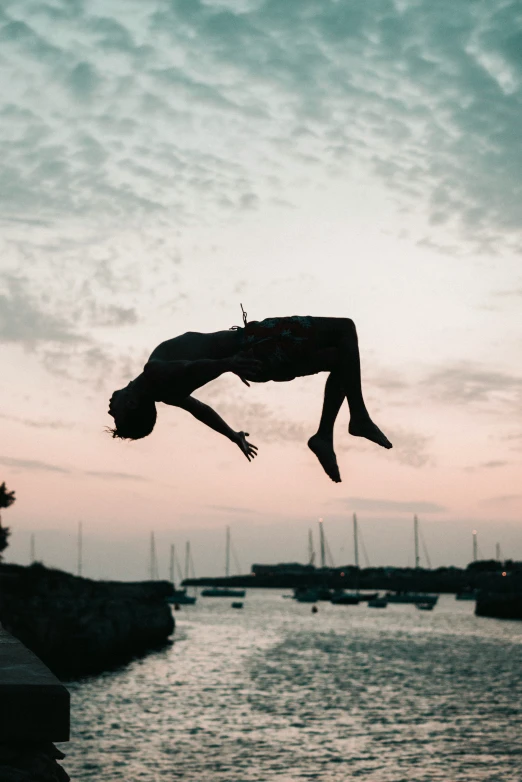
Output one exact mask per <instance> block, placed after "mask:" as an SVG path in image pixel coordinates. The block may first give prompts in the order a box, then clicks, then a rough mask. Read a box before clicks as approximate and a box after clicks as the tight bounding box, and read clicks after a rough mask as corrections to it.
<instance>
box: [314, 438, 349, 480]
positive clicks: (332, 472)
mask: <svg viewBox="0 0 522 782" xmlns="http://www.w3.org/2000/svg"><path fill="white" fill-rule="evenodd" d="M308 447H309V448H310V450H311V451H312V453H314V454H315V455H316V456H317V458H318V459H319V461H320V463H321V467H322V468H323V470H324V471H325V473H326V474H327V475H328V477H329V478H331V479H332V481H334V483H341V475H340V473H339V467H338V466H337V457H336V456H335V451H334V449H333V444H332V443H331V442H329V441H328V440H323V439H322V437H319V435H318V434H314V435H313V437H310V439H309V440H308Z"/></svg>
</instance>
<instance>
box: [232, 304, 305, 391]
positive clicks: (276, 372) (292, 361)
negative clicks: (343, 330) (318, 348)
mask: <svg viewBox="0 0 522 782" xmlns="http://www.w3.org/2000/svg"><path fill="white" fill-rule="evenodd" d="M312 326H313V318H312V317H310V316H309V315H304V316H302V315H292V316H290V317H287V318H266V319H265V320H253V321H250V322H249V323H247V324H246V326H245V327H244V329H242V332H243V333H242V340H241V350H242V351H245V352H248V353H249V355H252V356H253V357H254V358H256V359H258V360H259V361H261V362H262V364H263V368H262V370H261V373H260V375H259V378H256V382H258V383H265V382H267V381H269V380H276V381H286V380H293V379H294V378H295V377H297V376H299V375H302V374H306V372H303V371H299V369H298V370H297V371H296V368H297V366H299V365H301V366H302V365H303V364H304V363H305V362H306V360H307V358H308V357H309V356H310V355H311V353H313V351H314V349H315V339H314V335H315V329H313V328H312Z"/></svg>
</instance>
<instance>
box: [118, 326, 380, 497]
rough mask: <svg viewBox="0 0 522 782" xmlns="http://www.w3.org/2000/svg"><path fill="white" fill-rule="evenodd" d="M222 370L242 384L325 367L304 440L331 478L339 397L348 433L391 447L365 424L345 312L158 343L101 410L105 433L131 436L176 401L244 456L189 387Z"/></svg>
mask: <svg viewBox="0 0 522 782" xmlns="http://www.w3.org/2000/svg"><path fill="white" fill-rule="evenodd" d="M224 372H232V373H233V374H235V375H237V376H238V377H239V378H240V379H241V380H242V381H243V383H245V384H246V385H247V386H248V385H249V382H248V381H250V382H252V383H266V382H268V381H269V380H273V381H276V382H286V381H289V380H293V379H294V378H296V377H303V376H305V375H315V374H316V373H318V372H329V373H330V375H329V376H328V379H327V381H326V387H325V392H324V403H323V410H322V414H321V420H320V423H319V428H318V430H317V432H316V434H314V435H313V436H312V437H311V438H310V439H309V440H308V446H309V448H310V449H311V450H312V451H313V453H314V454H315V455H316V456H317V458H318V459H319V461H320V463H321V465H322V466H323V468H324V470H325V472H326V473H327V475H329V476H330V478H331V479H332V481H335V482H336V483H338V482H339V481H340V480H341V476H340V474H339V468H338V466H337V458H336V456H335V451H334V448H333V428H334V423H335V419H336V418H337V414H338V413H339V410H340V408H341V405H342V403H343V400H344V399H346V400H347V402H348V407H349V409H350V424H349V426H348V431H349V433H350V434H352V435H355V436H356V437H365V438H366V439H367V440H372V442H374V443H377V444H378V445H382V446H383V448H391V447H392V444H391V443H390V441H389V440H388V439H387V437H386V436H385V435H384V434H383V433H382V432H381V430H380V429H379V428H378V427H377V426H376V425H375V424H374V423H373V421H372V420H371V418H370V415H369V413H368V411H367V409H366V405H365V404H364V399H363V395H362V388H361V365H360V360H359V346H358V342H357V332H356V330H355V324H354V322H353V321H352V320H350V319H349V318H315V317H310V316H304V317H302V316H296V315H294V316H292V317H284V318H267V319H266V320H262V321H251V322H247V319H246V314H244V327H242V328H239V327H236V328H234V329H230V330H228V331H216V332H214V333H211V334H200V333H199V332H195V331H188V332H187V333H186V334H182V335H181V336H179V337H174V339H169V340H167V341H166V342H162V343H161V345H158V347H157V348H156V349H155V350H154V351H153V352H152V354H151V356H150V358H149V360H148V361H147V363H146V364H145V367H144V369H143V372H142V373H141V375H139V376H138V377H137V378H136V379H135V380H132V381H131V382H130V383H129V385H128V386H127V387H126V388H123V389H122V390H120V391H115V392H114V394H113V395H112V397H111V401H110V405H109V413H110V415H111V416H112V417H113V418H114V422H115V427H114V428H113V429H111V430H110V432H111V433H112V435H113V437H120V438H125V439H130V440H138V439H140V438H141V437H146V436H147V435H148V434H150V433H151V432H152V430H153V428H154V424H155V422H156V402H164V403H165V404H167V405H173V406H175V407H181V408H182V409H183V410H187V411H188V412H189V413H192V415H193V416H194V417H195V418H197V419H198V421H201V422H202V423H204V424H206V425H207V426H209V427H210V428H211V429H214V430H215V431H216V432H219V433H220V434H223V435H225V437H228V439H229V440H231V441H232V442H233V443H235V444H236V445H237V446H239V448H240V449H241V451H242V452H243V453H244V454H245V456H246V458H247V459H248V460H249V461H250V460H251V459H253V458H254V457H255V456H256V452H257V447H256V446H255V445H252V444H251V443H249V442H248V440H247V439H246V438H247V437H248V436H249V434H248V432H235V431H234V430H233V429H231V428H230V427H229V426H228V424H227V423H226V422H225V421H224V420H223V419H222V418H221V417H220V416H219V415H218V414H217V413H216V412H215V410H213V409H212V408H211V407H209V405H206V404H203V402H199V401H198V400H197V399H195V398H194V397H193V396H192V393H193V392H194V391H195V390H196V389H197V388H200V387H201V386H204V385H205V384H206V383H209V382H210V381H211V380H215V379H216V378H217V377H219V376H220V375H222V374H223V373H224Z"/></svg>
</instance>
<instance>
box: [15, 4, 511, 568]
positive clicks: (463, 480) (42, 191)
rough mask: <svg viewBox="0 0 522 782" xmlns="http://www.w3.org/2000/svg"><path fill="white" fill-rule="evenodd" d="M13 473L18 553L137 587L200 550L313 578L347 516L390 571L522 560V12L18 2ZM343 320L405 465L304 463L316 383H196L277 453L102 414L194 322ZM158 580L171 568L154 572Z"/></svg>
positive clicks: (375, 459) (378, 460) (175, 416)
mask: <svg viewBox="0 0 522 782" xmlns="http://www.w3.org/2000/svg"><path fill="white" fill-rule="evenodd" d="M0 80H1V90H0V96H1V97H0V117H1V121H0V137H1V142H2V151H3V154H2V156H1V159H0V185H1V186H0V199H1V208H0V227H1V232H0V268H1V276H0V351H1V357H2V359H1V367H2V372H1V373H0V390H1V404H0V482H1V481H2V480H5V481H6V482H7V485H8V487H9V488H11V489H15V490H16V493H17V497H18V500H17V502H16V504H15V505H14V506H13V507H12V508H11V509H9V511H7V512H6V513H5V516H4V523H7V524H10V526H11V527H12V529H13V536H12V545H11V547H10V549H9V552H8V557H7V558H8V559H11V560H14V561H19V562H27V561H28V558H29V541H30V537H31V534H34V535H35V543H36V550H37V556H38V558H41V559H43V560H44V561H45V562H46V563H48V564H52V565H59V566H62V567H67V568H69V569H72V568H74V567H75V553H74V547H75V538H76V530H77V525H78V522H79V521H80V520H82V521H83V525H84V534H85V548H86V572H87V574H89V575H92V576H95V577H97V576H115V577H122V578H125V577H129V578H135V577H145V576H146V562H147V556H148V554H147V552H148V536H149V534H150V531H151V530H155V532H156V535H157V540H158V546H159V550H160V554H161V557H163V559H162V560H161V561H162V562H163V561H165V562H166V557H167V553H166V552H167V548H168V544H169V543H170V542H174V543H175V544H176V545H177V546H178V547H179V549H180V550H181V547H182V546H184V543H185V540H186V539H187V538H190V540H191V542H192V547H193V551H194V559H195V561H196V567H197V570H198V571H199V573H200V574H203V573H215V574H219V573H221V572H222V570H223V559H222V557H223V554H222V549H223V539H224V528H225V526H226V524H231V526H232V529H233V536H234V541H235V546H236V549H237V551H238V556H239V559H240V563H241V565H242V567H243V569H247V568H248V566H249V565H250V563H251V562H252V561H260V560H261V561H263V560H264V561H278V560H281V559H287V558H291V559H294V558H295V559H301V560H303V559H304V557H305V552H306V536H307V531H308V528H309V527H310V526H312V527H314V528H315V525H316V520H317V518H318V517H319V516H321V517H323V518H324V519H325V529H326V531H327V534H328V535H329V541H330V548H331V550H332V555H333V558H334V560H336V561H337V562H342V561H350V558H352V557H353V553H352V550H351V548H350V544H349V535H350V529H349V521H350V517H351V513H352V512H353V511H357V512H358V514H359V518H360V522H361V527H362V529H363V531H364V536H365V543H366V548H367V551H368V556H369V559H370V561H371V562H372V564H384V563H388V564H407V563H408V562H409V563H410V564H411V563H412V557H413V554H412V542H411V538H412V536H411V519H412V515H413V513H414V512H417V513H418V514H419V517H420V519H421V522H422V529H423V533H424V536H425V539H426V542H427V546H428V549H429V552H430V555H431V560H432V562H433V564H435V565H440V564H464V563H466V562H468V561H469V559H470V554H471V530H472V529H473V528H476V529H477V530H478V534H479V544H480V550H481V553H482V554H483V556H492V555H493V553H494V545H495V542H497V541H498V542H500V545H501V548H502V551H503V553H504V555H505V556H513V557H518V558H522V528H521V521H522V490H521V488H520V486H521V484H520V466H521V461H522V425H521V413H522V369H521V367H520V355H521V349H522V318H521V315H520V312H521V303H522V267H521V260H520V251H521V248H522V230H521V226H522V185H521V182H522V153H521V148H520V127H521V120H522V89H521V87H522V13H521V11H520V8H519V5H518V3H516V2H514V0H513V1H511V0H507V2H503V1H502V0H498V1H497V2H494V3H491V2H483V1H482V0H474V1H473V2H472V1H471V0H463V2H460V3H455V2H453V1H452V0H451V1H450V0H438V2H437V3H431V2H428V1H427V0H394V1H392V0H375V2H373V1H372V2H366V3H362V2H358V1H356V0H285V2H281V1H280V0H216V1H213V0H208V2H201V1H200V0H149V2H147V3H144V2H142V0H104V1H103V2H101V0H100V1H98V0H89V1H88V2H87V1H85V2H83V0H44V1H42V0H40V1H39V2H32V0H23V1H22V0H4V2H3V3H2V5H1V7H0ZM240 302H242V303H243V305H244V306H245V309H246V310H247V312H248V315H249V318H251V319H262V318H264V317H268V316H275V315H291V314H312V315H324V316H328V315H330V316H339V317H342V316H344V317H352V318H353V319H354V320H355V322H356V324H357V327H358V331H359V338H360V346H361V353H362V364H363V383H364V389H365V394H366V397H367V403H368V407H369V409H370V412H371V413H372V415H373V417H374V418H375V420H376V422H377V423H378V425H379V426H381V428H382V429H383V430H384V431H385V432H386V434H388V436H389V437H390V439H391V440H392V441H393V443H394V446H395V447H394V449H393V450H392V451H384V450H383V449H380V448H378V447H377V446H374V445H373V444H370V443H366V442H363V441H361V440H359V439H355V438H351V437H349V436H348V434H347V424H348V415H347V411H346V410H343V412H342V414H341V416H340V418H339V421H338V424H337V430H336V448H337V450H338V455H339V462H340V467H341V472H342V476H343V482H342V483H341V484H339V485H334V484H332V483H331V482H330V481H329V480H328V479H327V478H326V476H325V475H324V474H323V473H322V471H321V469H320V468H319V466H318V464H317V463H316V462H315V460H314V457H313V456H312V455H311V454H310V452H309V451H308V449H307V448H306V440H307V439H308V437H309V436H310V434H312V433H313V432H314V431H315V427H316V424H317V420H318V417H319V413H320V407H321V401H322V389H323V386H324V380H325V375H319V376H316V377H313V378H304V379H300V380H297V381H294V382H293V383H290V384H268V385H261V386H258V387H251V388H250V389H248V388H246V387H245V386H243V385H242V384H241V383H240V381H239V380H238V379H237V378H235V377H234V376H224V377H222V378H221V379H220V380H219V381H217V382H215V383H213V384H211V385H209V386H208V387H206V388H204V389H202V390H201V392H200V393H199V398H200V399H202V400H204V401H207V402H209V403H210V404H212V405H213V406H215V408H216V409H217V410H218V412H220V413H221V414H222V415H223V416H224V417H225V418H226V420H227V421H228V422H229V423H230V425H231V426H232V427H233V428H235V429H247V430H248V431H249V432H250V435H251V437H250V439H251V440H252V441H253V442H254V443H256V444H257V445H258V446H259V449H260V451H259V457H258V459H257V460H256V461H255V463H252V464H249V463H248V462H247V461H246V459H244V457H242V455H241V454H240V452H239V451H238V450H237V448H236V447H235V446H234V445H232V444H231V443H230V442H229V441H227V440H225V439H224V438H221V437H220V436H219V435H217V434H215V433H214V432H211V431H210V430H207V429H206V428H204V427H202V426H201V424H198V423H197V422H195V421H194V420H193V419H191V418H190V416H189V415H188V414H186V413H184V412H183V411H181V410H175V409H172V408H166V407H164V406H161V409H160V410H159V420H158V424H157V428H156V430H155V431H154V432H153V434H152V435H151V436H150V437H149V438H147V439H145V440H143V441H141V442H138V443H133V444H130V443H124V442H116V441H113V440H111V439H110V438H109V437H108V436H107V435H106V434H105V433H104V431H103V429H104V426H106V425H108V424H110V423H111V420H112V419H109V417H108V416H107V402H108V398H109V397H110V394H111V393H112V391H113V390H114V389H115V388H120V387H121V386H123V385H125V384H126V383H127V382H128V381H129V380H130V379H132V377H134V376H135V375H137V374H138V373H139V372H140V371H141V368H142V366H143V363H144V361H145V360H146V358H147V356H148V355H149V353H150V352H151V351H152V349H153V348H154V347H155V345H156V344H158V343H159V342H161V341H163V340H164V339H167V338H169V337H171V336H175V335H176V334H179V333H182V332H184V331H187V330H200V331H212V330H218V329H222V328H228V327H230V326H232V325H235V324H238V323H240V322H241V312H240ZM162 567H163V569H164V566H163V565H162Z"/></svg>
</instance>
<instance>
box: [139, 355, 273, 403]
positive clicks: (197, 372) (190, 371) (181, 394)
mask: <svg viewBox="0 0 522 782" xmlns="http://www.w3.org/2000/svg"><path fill="white" fill-rule="evenodd" d="M260 368H261V362H259V361H256V360H255V359H252V358H248V357H247V356H242V355H241V354H238V355H235V356H231V357H230V358H220V359H211V358H203V359H198V360H196V361H161V360H159V359H152V360H151V361H148V362H147V363H146V364H145V366H144V368H143V373H144V375H145V377H146V378H147V382H148V384H149V386H150V388H151V389H152V390H153V392H154V395H155V397H156V398H157V399H158V400H160V399H161V395H163V394H167V393H168V395H169V396H172V395H175V396H176V397H178V398H180V399H184V398H185V397H188V396H190V394H191V393H192V392H193V391H195V390H196V388H200V387H201V386H204V385H205V384H206V383H209V382H210V381H211V380H215V379H216V378H217V377H219V376H220V375H222V374H223V373H224V372H233V373H234V374H235V375H238V377H240V378H241V380H242V381H243V383H246V385H249V384H248V382H247V379H249V380H253V379H255V376H256V373H257V372H258V371H259V369H260ZM161 401H162V400H161Z"/></svg>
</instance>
